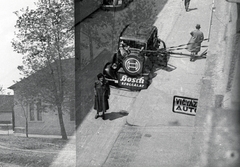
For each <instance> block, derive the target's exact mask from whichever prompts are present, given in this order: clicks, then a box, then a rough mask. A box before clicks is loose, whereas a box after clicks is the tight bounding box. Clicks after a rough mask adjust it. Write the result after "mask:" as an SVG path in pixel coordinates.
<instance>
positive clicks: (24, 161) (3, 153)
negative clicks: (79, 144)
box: [0, 135, 76, 167]
mask: <svg viewBox="0 0 240 167" xmlns="http://www.w3.org/2000/svg"><path fill="white" fill-rule="evenodd" d="M69 142H71V143H70V144H69ZM67 143H68V144H67ZM66 144H67V146H68V148H66V147H65V146H66ZM75 146H76V144H75V140H74V141H73V139H71V140H70V139H69V140H62V139H60V138H46V137H44V138H41V137H28V138H27V137H20V136H14V135H0V167H5V166H6V167H21V166H31V167H49V166H51V164H52V163H53V162H54V161H55V160H56V158H57V157H58V154H59V153H60V152H61V151H63V150H64V151H66V150H67V151H75Z"/></svg>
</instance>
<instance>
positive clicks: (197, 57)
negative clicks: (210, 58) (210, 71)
mask: <svg viewBox="0 0 240 167" xmlns="http://www.w3.org/2000/svg"><path fill="white" fill-rule="evenodd" d="M206 58H207V57H206V56H195V58H194V59H193V60H192V61H193V62H194V61H196V60H201V59H206Z"/></svg>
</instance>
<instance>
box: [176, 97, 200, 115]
mask: <svg viewBox="0 0 240 167" xmlns="http://www.w3.org/2000/svg"><path fill="white" fill-rule="evenodd" d="M197 104H198V99H195V98H190V97H183V96H174V97H173V108H172V111H173V112H175V113H182V114H188V115H196V112H197Z"/></svg>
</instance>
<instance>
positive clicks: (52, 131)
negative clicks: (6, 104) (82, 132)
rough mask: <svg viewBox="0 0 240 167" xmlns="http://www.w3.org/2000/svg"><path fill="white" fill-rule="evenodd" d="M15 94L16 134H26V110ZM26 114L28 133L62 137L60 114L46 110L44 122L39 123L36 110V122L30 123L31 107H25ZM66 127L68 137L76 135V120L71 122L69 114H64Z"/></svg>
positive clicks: (43, 116)
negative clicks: (26, 115)
mask: <svg viewBox="0 0 240 167" xmlns="http://www.w3.org/2000/svg"><path fill="white" fill-rule="evenodd" d="M14 93H15V94H14V95H15V97H14V98H15V99H14V100H15V101H16V102H17V103H15V104H16V105H15V106H14V116H15V129H14V131H15V133H25V129H26V128H25V127H26V117H25V116H24V110H23V108H22V107H21V105H20V103H19V102H18V99H16V94H17V92H16V91H15V92H14ZM24 109H25V112H26V113H27V114H28V133H29V134H40V135H61V130H60V125H59V119H58V112H57V110H55V111H53V110H52V109H50V108H46V109H45V110H44V112H42V121H37V110H36V106H35V108H34V118H35V120H34V121H30V112H29V107H28V108H27V107H25V108H24ZM63 119H64V125H65V129H66V133H67V135H68V136H71V135H73V134H74V131H75V119H74V120H73V121H70V114H69V112H64V113H63Z"/></svg>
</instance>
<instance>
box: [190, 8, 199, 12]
mask: <svg viewBox="0 0 240 167" xmlns="http://www.w3.org/2000/svg"><path fill="white" fill-rule="evenodd" d="M197 9H198V8H189V9H188V10H189V12H191V11H192V10H197Z"/></svg>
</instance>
